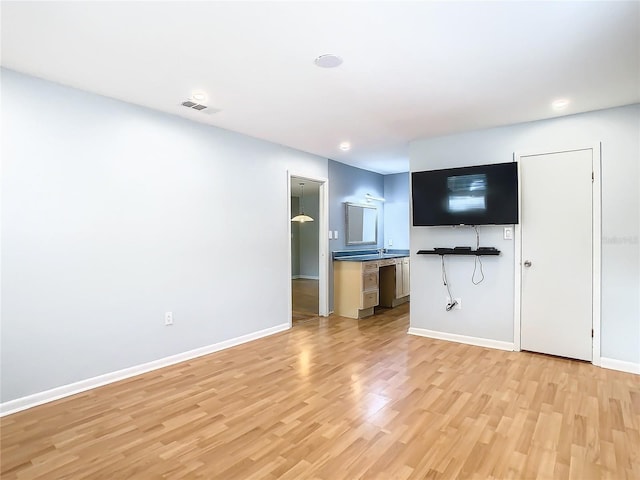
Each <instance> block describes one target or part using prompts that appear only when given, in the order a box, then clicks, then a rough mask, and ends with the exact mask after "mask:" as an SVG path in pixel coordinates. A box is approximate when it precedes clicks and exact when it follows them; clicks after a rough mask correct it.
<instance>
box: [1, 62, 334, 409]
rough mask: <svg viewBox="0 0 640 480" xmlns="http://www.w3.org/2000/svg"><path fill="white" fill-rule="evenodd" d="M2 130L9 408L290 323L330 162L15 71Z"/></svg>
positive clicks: (5, 90)
mask: <svg viewBox="0 0 640 480" xmlns="http://www.w3.org/2000/svg"><path fill="white" fill-rule="evenodd" d="M2 139H3V142H2V150H1V152H2V160H3V176H2V340H1V342H2V343H1V347H2V353H1V355H2V356H1V359H2V372H1V373H2V397H1V399H2V401H3V402H6V401H8V400H12V399H17V398H20V397H23V396H26V395H29V394H33V393H36V392H41V391H43V390H46V389H50V388H53V387H57V386H61V385H65V384H69V383H72V382H76V381H79V380H82V379H87V378H90V377H94V376H98V375H101V374H105V373H108V372H113V371H116V370H119V369H123V368H127V367H130V366H134V365H138V364H141V363H144V362H149V361H152V360H155V359H159V358H163V357H166V356H169V355H174V354H177V353H181V352H185V351H188V350H191V349H195V348H198V347H201V346H206V345H211V344H214V343H218V342H221V341H224V340H227V339H232V338H236V337H239V336H242V335H246V334H249V333H252V332H257V331H260V330H263V329H267V328H270V327H274V326H279V325H283V324H287V323H288V322H289V311H288V298H287V297H288V292H289V289H288V288H289V282H290V265H289V252H288V248H289V242H288V239H287V235H288V224H289V223H290V220H289V218H288V212H287V209H288V207H287V206H288V202H289V198H288V197H287V183H288V178H287V173H286V172H287V169H291V168H292V169H294V170H295V172H296V173H297V174H304V175H308V176H310V177H320V178H326V177H328V171H327V160H326V159H322V158H319V157H316V156H313V155H309V154H305V153H302V152H298V151H295V150H292V149H289V148H285V147H282V146H279V145H274V144H271V143H268V142H264V141H261V140H257V139H253V138H250V137H246V136H243V135H240V134H236V133H232V132H229V131H225V130H221V129H218V128H214V127H209V126H205V125H202V124H197V123H194V122H190V121H188V120H185V119H182V118H178V117H173V116H170V115H166V114H161V113H157V112H154V111H151V110H147V109H144V108H140V107H136V106H133V105H129V104H126V103H122V102H119V101H116V100H112V99H108V98H104V97H100V96H97V95H93V94H90V93H86V92H82V91H78V90H75V89H71V88H66V87H62V86H59V85H56V84H52V83H49V82H46V81H43V80H39V79H36V78H33V77H29V76H24V75H21V74H18V73H15V72H12V71H7V70H2ZM165 311H172V312H173V314H174V322H175V324H174V325H173V326H172V327H165V326H164V325H163V314H164V312H165Z"/></svg>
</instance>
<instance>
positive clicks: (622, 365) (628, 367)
mask: <svg viewBox="0 0 640 480" xmlns="http://www.w3.org/2000/svg"><path fill="white" fill-rule="evenodd" d="M600 366H601V367H602V368H608V369H609V370H619V371H621V372H627V373H635V374H636V375H640V363H633V362H625V361H622V360H615V359H613V358H605V357H600Z"/></svg>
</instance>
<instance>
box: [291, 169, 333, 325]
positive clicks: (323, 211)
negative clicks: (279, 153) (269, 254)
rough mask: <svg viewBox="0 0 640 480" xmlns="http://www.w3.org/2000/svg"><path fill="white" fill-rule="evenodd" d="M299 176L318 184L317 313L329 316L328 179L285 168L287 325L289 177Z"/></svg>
mask: <svg viewBox="0 0 640 480" xmlns="http://www.w3.org/2000/svg"><path fill="white" fill-rule="evenodd" d="M292 177H293V178H299V179H304V180H308V181H310V182H315V183H319V184H320V188H319V192H318V197H319V202H320V204H319V212H318V230H319V239H318V242H319V243H318V315H320V316H321V317H328V316H329V253H328V252H329V235H328V233H327V232H328V231H329V179H328V178H323V177H313V176H309V175H307V174H304V173H300V172H295V171H291V170H287V225H288V226H287V231H288V238H289V240H288V243H289V253H288V255H289V268H288V270H287V285H289V288H288V295H287V298H288V304H289V319H288V321H289V325H292V324H293V323H292V312H293V303H292V299H291V262H292V258H291V178H292Z"/></svg>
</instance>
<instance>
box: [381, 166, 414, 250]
mask: <svg viewBox="0 0 640 480" xmlns="http://www.w3.org/2000/svg"><path fill="white" fill-rule="evenodd" d="M409 183H410V177H409V173H395V174H392V175H385V176H384V198H385V203H384V243H383V246H384V248H393V249H402V250H406V249H408V248H409V225H410V222H411V221H410V217H409V197H410V190H409ZM390 240H391V241H392V243H393V245H389V241H390Z"/></svg>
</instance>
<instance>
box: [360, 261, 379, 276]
mask: <svg viewBox="0 0 640 480" xmlns="http://www.w3.org/2000/svg"><path fill="white" fill-rule="evenodd" d="M377 271H378V262H377V261H375V260H374V261H372V262H362V272H363V273H366V272H377Z"/></svg>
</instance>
